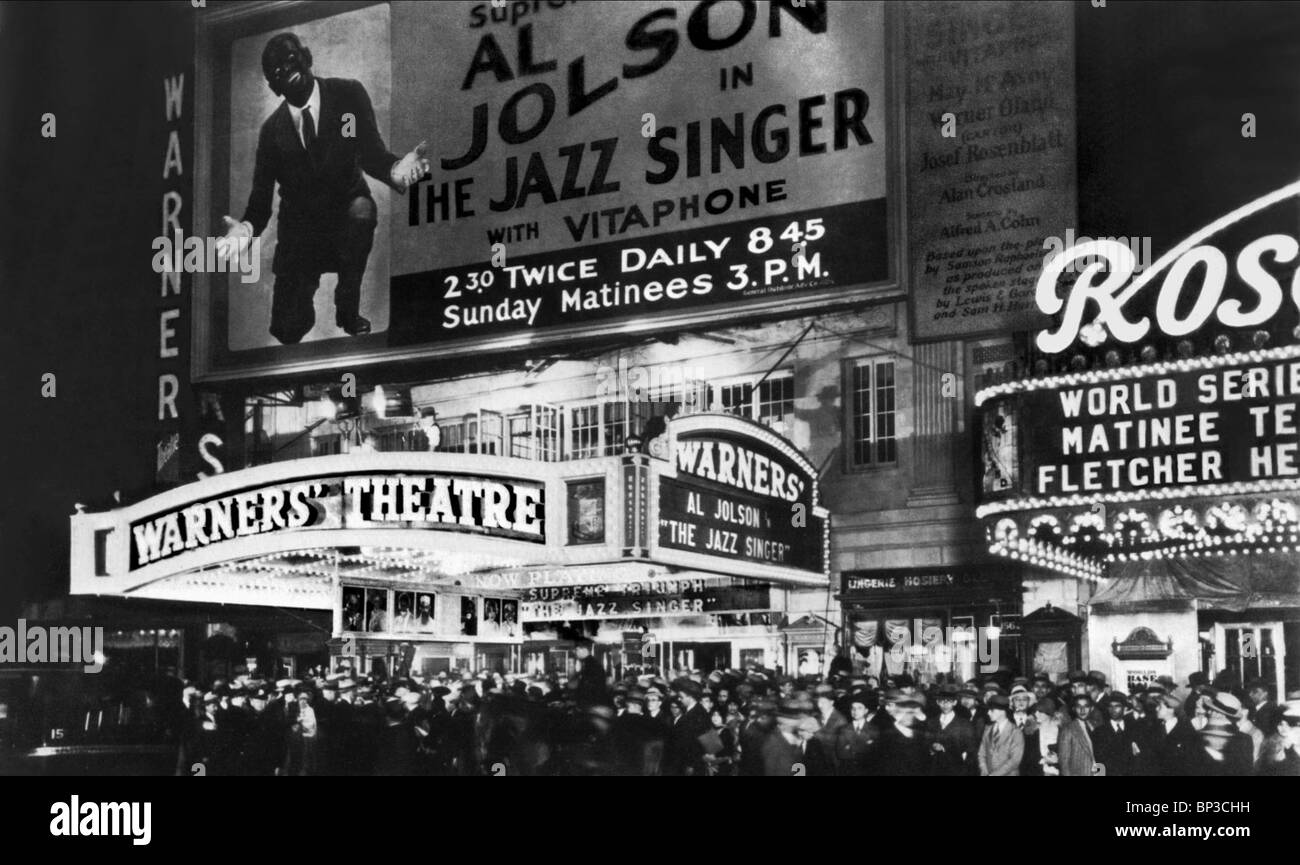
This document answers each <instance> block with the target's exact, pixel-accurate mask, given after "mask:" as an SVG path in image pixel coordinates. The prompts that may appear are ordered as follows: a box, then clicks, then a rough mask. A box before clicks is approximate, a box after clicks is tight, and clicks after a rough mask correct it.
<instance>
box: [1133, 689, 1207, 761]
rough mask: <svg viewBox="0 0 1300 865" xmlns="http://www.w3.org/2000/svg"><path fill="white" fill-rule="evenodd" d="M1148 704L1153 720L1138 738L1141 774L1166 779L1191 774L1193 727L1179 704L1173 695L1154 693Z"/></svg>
mask: <svg viewBox="0 0 1300 865" xmlns="http://www.w3.org/2000/svg"><path fill="white" fill-rule="evenodd" d="M1152 702H1153V704H1154V706H1155V710H1154V717H1153V718H1151V719H1149V720H1148V721H1147V722H1146V726H1145V727H1144V728H1143V729H1141V730H1140V732H1139V738H1138V748H1139V749H1140V753H1139V759H1138V764H1139V766H1140V767H1141V771H1142V773H1143V774H1146V775H1162V776H1166V777H1179V776H1182V775H1189V774H1194V773H1193V772H1192V761H1193V760H1194V759H1195V756H1196V750H1197V748H1198V747H1200V746H1199V742H1198V739H1197V735H1196V730H1195V728H1193V727H1192V724H1191V722H1190V721H1189V720H1187V717H1186V716H1185V715H1184V714H1183V713H1182V701H1181V700H1179V699H1178V698H1177V697H1176V696H1174V695H1173V694H1158V695H1156V696H1155V699H1154V700H1153V701H1152Z"/></svg>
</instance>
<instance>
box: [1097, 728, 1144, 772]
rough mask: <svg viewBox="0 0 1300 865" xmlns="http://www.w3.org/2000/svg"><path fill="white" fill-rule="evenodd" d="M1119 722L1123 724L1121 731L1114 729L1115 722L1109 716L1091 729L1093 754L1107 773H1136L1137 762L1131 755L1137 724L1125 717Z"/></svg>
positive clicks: (1136, 736) (1135, 739) (1135, 738)
mask: <svg viewBox="0 0 1300 865" xmlns="http://www.w3.org/2000/svg"><path fill="white" fill-rule="evenodd" d="M1119 723H1121V724H1122V725H1123V726H1124V730H1123V732H1118V731H1116V730H1115V722H1114V721H1112V720H1110V719H1109V718H1107V719H1106V720H1105V721H1104V722H1102V724H1101V726H1099V727H1097V728H1096V729H1094V730H1093V731H1092V752H1093V756H1094V757H1095V758H1096V760H1097V762H1098V763H1101V764H1102V765H1104V766H1105V767H1106V774H1107V775H1137V774H1139V771H1138V763H1137V758H1136V757H1135V756H1134V755H1133V744H1134V742H1137V741H1138V739H1139V736H1138V735H1137V729H1136V728H1137V724H1135V723H1134V722H1133V719H1132V718H1127V717H1126V718H1123V719H1121V720H1120V722H1119ZM1138 747H1139V748H1140V747H1141V744H1140V743H1139V745H1138Z"/></svg>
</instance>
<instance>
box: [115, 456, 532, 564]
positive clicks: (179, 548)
mask: <svg viewBox="0 0 1300 865" xmlns="http://www.w3.org/2000/svg"><path fill="white" fill-rule="evenodd" d="M544 519H545V503H544V490H543V488H542V485H541V484H539V483H526V482H520V481H515V480H506V479H496V478H489V477H469V476H463V475H450V474H393V475H357V476H344V477H339V476H334V477H324V478H319V479H314V480H304V481H301V482H296V483H292V484H276V485H272V486H265V487H260V488H256V489H250V490H243V491H240V492H236V493H233V494H231V495H225V496H220V497H215V498H211V499H207V500H205V501H199V502H194V503H192V504H189V505H186V506H185V507H183V508H178V509H176V510H172V511H168V512H166V513H161V514H157V515H154V516H151V517H149V518H148V519H144V520H139V521H137V522H134V523H132V524H131V567H132V568H139V567H143V566H144V565H148V564H151V563H153V562H157V561H161V560H163V559H167V558H170V557H171V556H175V555H177V554H179V553H182V552H184V551H186V550H193V549H196V548H199V547H206V546H210V545H212V544H219V543H223V542H226V541H233V540H235V539H237V538H245V537H250V536H254V535H261V534H265V533H268V532H277V531H300V530H311V529H342V528H352V529H356V528H411V529H420V528H428V529H441V530H451V531H468V532H479V533H483V534H490V535H496V536H501V537H507V538H515V539H519V540H527V541H532V542H535V543H543V542H544Z"/></svg>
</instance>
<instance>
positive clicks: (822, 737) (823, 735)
mask: <svg viewBox="0 0 1300 865" xmlns="http://www.w3.org/2000/svg"><path fill="white" fill-rule="evenodd" d="M817 720H818V721H821V722H822V726H821V729H820V730H818V731H817V735H816V737H815V738H816V739H817V742H818V744H819V745H820V747H821V750H822V752H823V753H824V754H826V755H827V756H828V757H829V758H830V759H831V761H832V762H834V760H835V745H836V741H837V740H838V739H839V735H840V730H843V729H844V728H845V727H847V726H848V724H849V722H848V721H847V720H845V718H844V716H843V715H841V714H840V713H839V710H838V709H831V713H830V714H829V715H827V716H826V720H824V721H822V719H821V717H820V716H818V718H817Z"/></svg>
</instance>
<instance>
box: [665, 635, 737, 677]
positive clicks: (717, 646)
mask: <svg viewBox="0 0 1300 865" xmlns="http://www.w3.org/2000/svg"><path fill="white" fill-rule="evenodd" d="M673 666H674V667H676V668H678V669H685V670H699V671H700V672H702V673H711V672H713V671H714V670H725V669H727V668H728V667H730V666H731V643H727V642H722V643H684V642H678V641H676V640H674V641H673Z"/></svg>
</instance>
